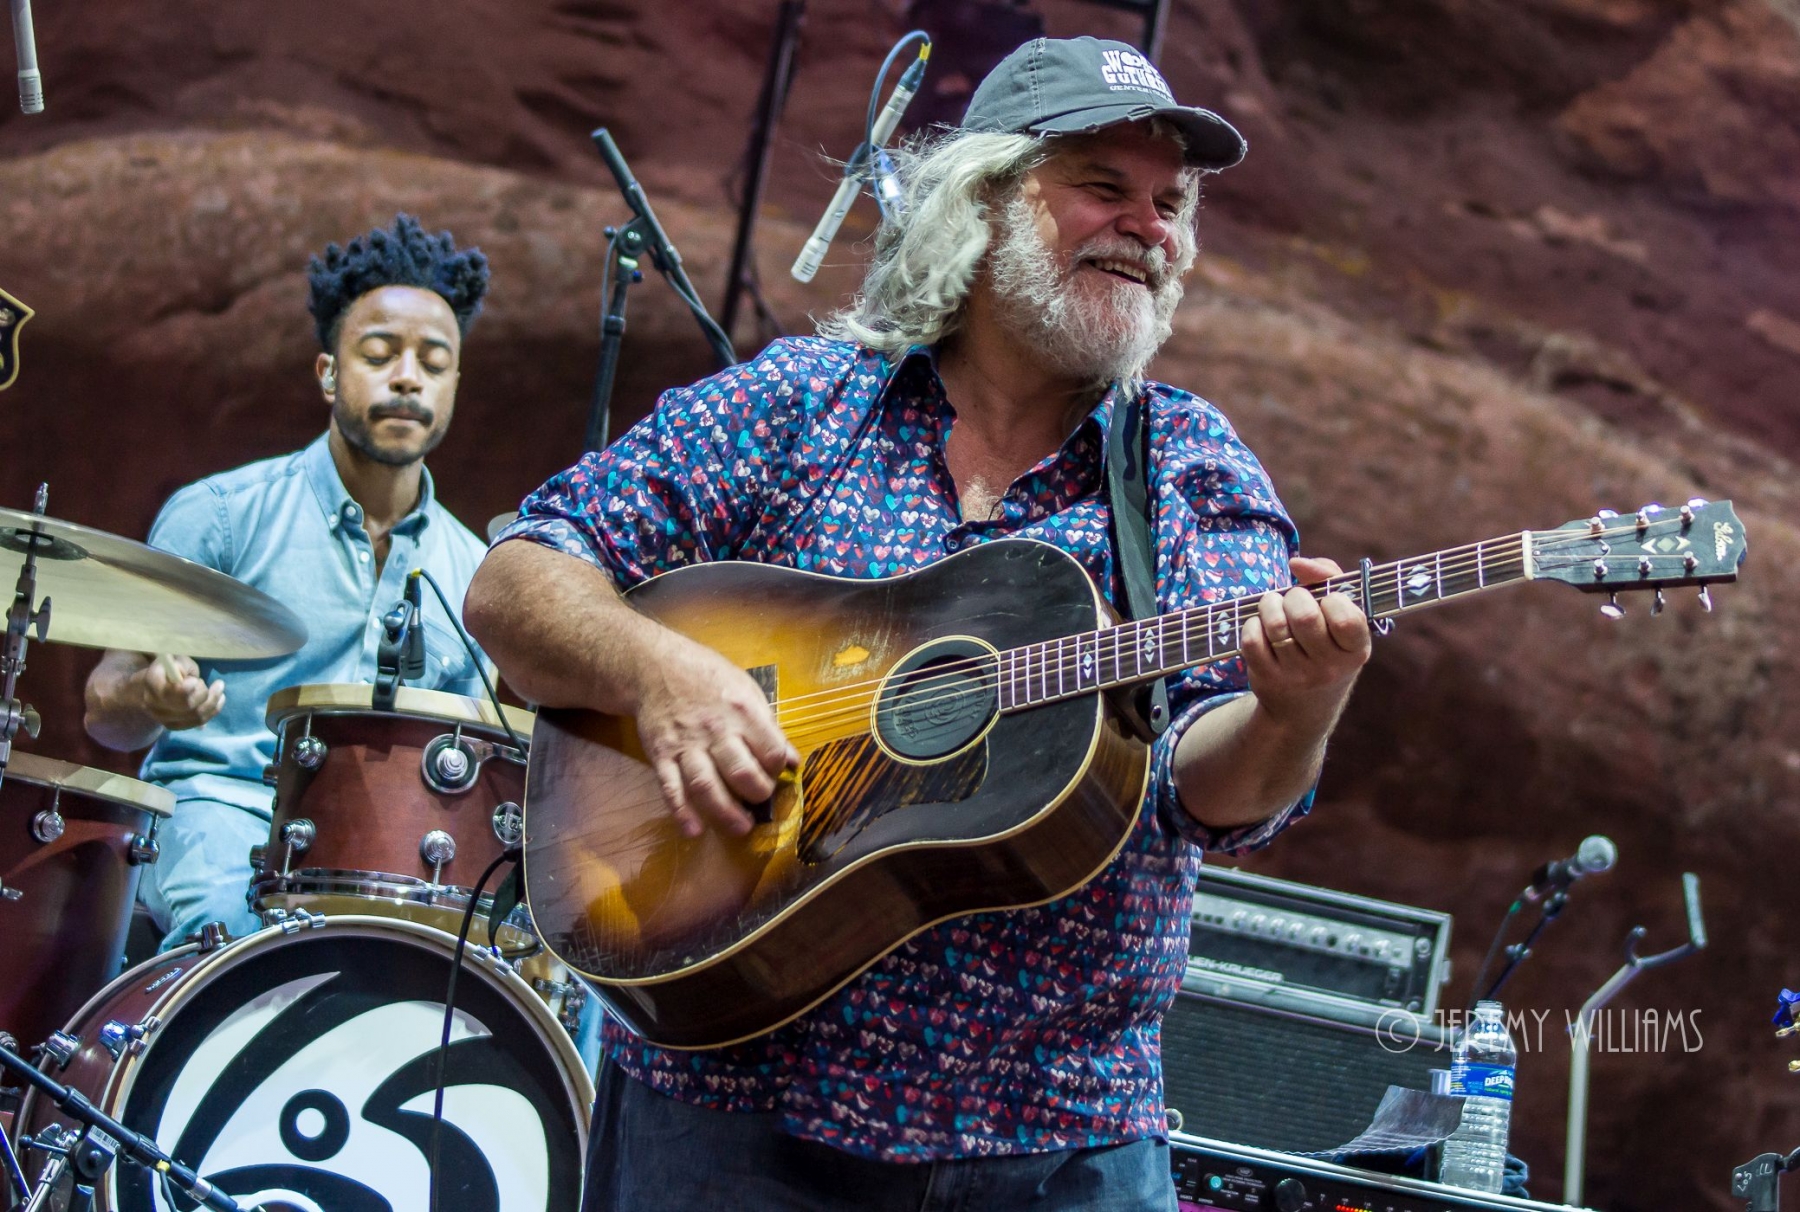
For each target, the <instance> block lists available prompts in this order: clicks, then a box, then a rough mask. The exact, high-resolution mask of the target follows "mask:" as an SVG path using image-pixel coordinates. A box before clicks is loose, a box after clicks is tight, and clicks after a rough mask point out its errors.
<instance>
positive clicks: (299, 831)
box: [277, 817, 319, 875]
mask: <svg viewBox="0 0 1800 1212" xmlns="http://www.w3.org/2000/svg"><path fill="white" fill-rule="evenodd" d="M277 836H279V837H280V838H281V844H282V845H283V846H285V847H287V849H286V850H285V851H283V853H282V856H281V874H283V875H286V874H287V873H288V869H289V867H290V866H292V864H293V861H294V859H295V858H296V857H297V856H299V855H302V854H305V853H306V852H307V851H308V850H311V849H312V844H313V841H314V839H316V838H317V837H318V836H319V827H318V826H317V825H314V824H313V823H312V822H311V821H310V820H308V819H307V818H306V817H301V818H299V819H298V820H293V821H287V822H286V823H284V824H283V825H282V826H281V830H280V832H279V833H278V834H277Z"/></svg>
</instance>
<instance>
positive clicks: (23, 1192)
mask: <svg viewBox="0 0 1800 1212" xmlns="http://www.w3.org/2000/svg"><path fill="white" fill-rule="evenodd" d="M0 1161H4V1162H5V1163H6V1174H7V1177H8V1178H10V1179H12V1180H13V1182H14V1183H15V1184H16V1185H17V1186H18V1188H19V1198H20V1200H22V1201H24V1202H27V1203H29V1202H30V1201H31V1184H30V1183H29V1182H27V1181H25V1171H24V1170H23V1169H22V1168H21V1167H20V1166H19V1158H18V1155H17V1154H15V1153H14V1152H13V1147H12V1142H11V1141H9V1140H7V1139H6V1133H4V1132H0Z"/></svg>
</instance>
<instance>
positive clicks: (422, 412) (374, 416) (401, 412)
mask: <svg viewBox="0 0 1800 1212" xmlns="http://www.w3.org/2000/svg"><path fill="white" fill-rule="evenodd" d="M434 419H435V414H434V413H433V412H432V411H431V409H429V408H422V407H420V406H419V405H417V404H404V403H401V402H400V401H398V400H390V401H388V402H387V403H385V404H377V405H375V406H374V407H372V408H370V409H369V420H370V421H371V422H373V421H388V420H399V421H417V422H418V423H419V424H421V425H423V426H425V427H426V428H428V429H429V428H430V427H431V422H432V421H433V420H434Z"/></svg>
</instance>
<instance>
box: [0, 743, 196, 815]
mask: <svg viewBox="0 0 1800 1212" xmlns="http://www.w3.org/2000/svg"><path fill="white" fill-rule="evenodd" d="M6 777H7V778H8V779H9V780H10V779H15V778H16V779H20V780H22V781H24V782H27V783H35V784H36V785H38V786H40V787H54V788H56V789H57V790H59V791H73V792H76V793H78V794H80V795H91V796H93V797H94V798H95V799H102V800H107V801H110V802H111V803H114V804H123V805H125V806H126V807H127V808H138V809H142V810H143V811H145V812H148V813H149V814H150V815H152V816H156V817H161V818H165V819H166V818H168V817H171V816H174V815H175V793H174V792H173V791H170V790H169V789H168V788H167V787H159V786H157V785H156V784H155V783H146V782H144V780H142V779H134V778H132V777H131V776H130V775H128V774H115V773H113V772H112V771H111V770H102V769H100V768H99V767H98V766H83V765H80V764H78V763H76V762H65V761H63V760H62V759H61V758H53V757H45V756H44V755H43V754H41V753H27V752H25V751H24V750H22V749H15V750H14V751H13V753H12V756H11V757H10V758H8V759H7V763H6Z"/></svg>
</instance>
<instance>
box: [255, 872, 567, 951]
mask: <svg viewBox="0 0 1800 1212" xmlns="http://www.w3.org/2000/svg"><path fill="white" fill-rule="evenodd" d="M469 892H470V889H469V887H468V885H466V884H434V883H431V882H430V881H429V880H421V879H419V878H418V877H417V876H411V875H390V874H388V873H386V872H383V871H372V870H365V869H362V868H354V869H352V868H340V867H297V868H295V869H294V870H292V871H289V872H288V873H286V874H285V875H284V874H282V873H280V872H273V873H271V874H269V875H259V876H257V877H255V878H254V879H252V880H251V881H250V907H251V908H252V909H253V910H254V911H255V912H257V913H259V914H262V913H268V912H270V911H272V910H276V909H282V910H286V911H288V912H290V913H291V912H292V911H293V910H294V909H296V908H299V909H305V908H308V905H307V903H306V901H307V898H310V897H325V896H330V897H340V898H342V899H344V900H359V901H365V902H368V903H370V904H392V905H394V906H396V907H398V906H417V907H419V908H424V909H446V910H449V911H450V912H452V913H466V912H467V911H468V908H469ZM278 899H291V900H292V901H293V902H294V903H292V904H277V903H276V901H277V900H278ZM265 902H266V903H265ZM493 905H494V893H493V892H492V891H491V890H490V891H488V892H484V893H482V894H481V896H480V897H479V898H477V900H476V902H475V917H476V919H477V920H485V919H486V917H487V915H488V913H489V912H490V911H491V910H492V909H493ZM327 916H328V917H329V918H330V920H332V921H337V920H338V919H339V918H340V917H392V916H394V915H392V914H387V913H363V914H349V913H341V912H328V913H327ZM400 920H402V921H411V920H412V919H410V918H401V919H400ZM500 925H501V926H503V927H506V928H509V929H512V930H517V931H518V932H519V933H521V934H524V935H527V936H529V937H530V938H531V940H532V942H533V944H534V945H535V946H536V948H537V949H538V950H542V949H543V947H544V941H543V939H542V938H540V937H539V936H538V932H537V922H536V920H535V919H533V918H532V916H531V909H530V907H529V906H528V905H526V904H525V902H524V901H520V902H519V903H518V904H517V905H515V906H513V909H512V912H510V913H508V914H507V915H506V920H505V921H503V922H501V923H500ZM433 929H437V927H433ZM244 937H246V938H248V937H249V936H248V935H245V936H244ZM509 958H523V957H522V956H512V957H509Z"/></svg>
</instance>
